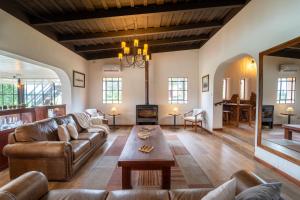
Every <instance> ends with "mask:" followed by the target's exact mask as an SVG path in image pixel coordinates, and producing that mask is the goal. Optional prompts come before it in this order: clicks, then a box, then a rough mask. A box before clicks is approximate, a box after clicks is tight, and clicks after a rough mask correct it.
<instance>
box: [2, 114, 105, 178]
mask: <svg viewBox="0 0 300 200" xmlns="http://www.w3.org/2000/svg"><path fill="white" fill-rule="evenodd" d="M68 123H73V124H74V125H76V127H77V130H78V132H79V138H78V140H71V141H70V142H63V141H59V138H58V133H57V129H58V125H60V124H68ZM106 138H107V136H106V134H105V133H104V132H103V131H99V132H94V133H89V132H88V131H87V130H85V129H83V128H82V127H80V126H79V124H78V122H77V121H76V120H75V118H74V117H73V115H71V114H70V115H67V116H64V117H59V118H52V119H47V120H43V121H38V122H35V123H32V124H27V125H23V126H20V127H18V128H17V129H16V130H15V132H13V133H11V134H10V135H9V141H8V142H9V144H8V145H6V146H5V147H4V149H3V154H4V155H6V156H7V157H8V161H9V172H10V177H11V178H12V179H13V178H16V177H18V176H20V175H21V174H23V173H25V172H28V171H39V172H42V173H44V174H45V175H46V177H47V178H48V180H56V181H62V180H69V179H70V178H71V177H72V176H73V175H74V173H75V172H76V171H77V170H78V169H79V168H80V166H82V165H83V164H84V163H85V162H86V160H87V159H88V158H89V157H90V156H91V155H92V154H93V152H94V151H95V150H97V149H98V148H99V147H100V146H101V145H102V144H103V143H104V142H105V141H106Z"/></svg>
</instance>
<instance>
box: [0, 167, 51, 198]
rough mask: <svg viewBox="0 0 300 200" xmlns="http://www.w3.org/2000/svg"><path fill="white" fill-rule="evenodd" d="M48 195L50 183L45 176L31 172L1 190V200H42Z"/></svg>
mask: <svg viewBox="0 0 300 200" xmlns="http://www.w3.org/2000/svg"><path fill="white" fill-rule="evenodd" d="M47 193H48V181H47V178H46V177H45V175H44V174H42V173H40V172H36V171H31V172H27V173H25V174H23V175H21V176H19V177H18V178H16V179H14V180H12V181H10V182H9V183H8V184H6V185H5V186H3V187H2V188H0V199H2V198H3V199H40V198H42V197H43V196H44V195H45V194H47ZM12 197H14V198H12Z"/></svg>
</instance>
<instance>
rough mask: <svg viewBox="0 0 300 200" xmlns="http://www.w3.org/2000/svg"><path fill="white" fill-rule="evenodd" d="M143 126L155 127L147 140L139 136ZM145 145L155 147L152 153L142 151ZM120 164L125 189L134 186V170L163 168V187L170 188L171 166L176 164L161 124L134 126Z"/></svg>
mask: <svg viewBox="0 0 300 200" xmlns="http://www.w3.org/2000/svg"><path fill="white" fill-rule="evenodd" d="M142 127H147V128H155V129H154V130H153V131H152V132H151V136H150V137H149V138H148V139H146V140H141V139H140V138H138V136H137V133H138V131H139V130H140V129H141V128H142ZM143 145H149V146H153V147H154V149H153V150H152V151H151V152H150V153H142V152H140V151H139V150H138V148H139V147H141V146H143ZM118 166H119V167H122V188H123V189H131V188H132V186H131V171H132V170H161V171H162V189H170V186H171V167H172V166H175V159H174V157H173V154H172V152H171V150H170V148H169V146H168V144H167V142H166V139H165V137H164V135H163V133H162V130H161V128H160V126H158V125H153V126H138V125H137V126H134V127H133V128H132V130H131V133H130V135H129V138H128V140H127V142H126V144H125V147H124V149H123V151H122V154H121V156H120V158H119V161H118Z"/></svg>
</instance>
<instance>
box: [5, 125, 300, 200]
mask: <svg viewBox="0 0 300 200" xmlns="http://www.w3.org/2000/svg"><path fill="white" fill-rule="evenodd" d="M130 129H131V127H121V128H119V129H117V130H115V131H113V132H112V133H111V134H110V135H109V137H108V142H107V143H106V144H105V145H104V146H103V147H102V148H101V149H99V150H98V151H97V152H95V155H93V157H91V159H90V160H89V161H88V162H87V163H86V164H85V165H84V166H83V167H82V168H81V169H80V170H79V172H78V173H77V174H76V175H75V177H73V178H72V180H71V181H69V182H51V183H50V184H49V188H51V189H54V188H80V187H81V186H80V182H87V181H91V182H94V181H95V180H89V179H91V178H93V177H91V176H89V174H90V169H91V168H92V166H93V165H95V163H97V162H99V160H100V159H101V157H102V156H103V153H104V152H105V151H106V149H107V148H108V147H109V146H110V145H111V144H112V142H113V141H114V139H115V138H116V137H117V136H118V135H126V134H128V133H129V131H130ZM163 131H164V134H176V135H177V137H178V138H179V139H180V140H181V142H182V143H183V144H184V145H185V147H186V148H187V149H188V151H189V152H190V153H191V155H192V156H193V157H194V159H195V160H196V162H197V163H198V165H199V166H200V167H201V168H202V170H203V171H204V172H205V173H206V175H207V176H208V178H209V179H210V181H211V182H212V183H213V185H214V186H218V185H220V184H221V183H223V182H224V181H226V180H228V179H229V178H230V176H231V175H232V174H233V173H234V172H236V171H238V170H241V169H245V170H249V171H253V172H255V173H256V174H258V175H259V176H261V177H262V178H264V179H266V180H267V181H280V182H282V183H283V188H282V195H283V197H284V198H285V199H287V200H289V199H298V198H299V196H300V187H299V186H297V185H296V184H294V183H293V182H291V181H289V180H288V179H286V178H285V177H283V176H281V175H280V174H279V173H277V172H276V171H274V170H273V169H271V168H268V167H266V166H264V165H262V164H261V163H259V162H257V161H256V160H254V159H252V158H249V157H246V156H244V155H243V154H241V153H239V151H237V150H235V149H234V148H232V147H230V146H229V145H228V144H226V143H225V142H224V141H223V140H222V139H220V138H218V137H216V136H215V135H211V134H209V133H206V132H205V131H200V130H199V131H198V133H195V132H193V129H191V128H187V129H186V130H184V129H183V128H180V129H176V130H174V129H172V128H169V127H163ZM8 181H9V177H8V170H4V171H2V172H0V186H2V185H4V184H5V183H7V182H8ZM91 184H92V183H91ZM85 188H86V187H85ZM91 188H93V186H92V185H91Z"/></svg>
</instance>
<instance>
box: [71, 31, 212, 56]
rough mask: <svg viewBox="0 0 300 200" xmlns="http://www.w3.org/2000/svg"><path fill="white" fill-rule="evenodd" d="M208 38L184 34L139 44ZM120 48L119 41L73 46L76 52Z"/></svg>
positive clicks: (159, 43) (160, 43)
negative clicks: (183, 35)
mask: <svg viewBox="0 0 300 200" xmlns="http://www.w3.org/2000/svg"><path fill="white" fill-rule="evenodd" d="M208 39H209V37H208V35H206V34H203V35H197V36H185V37H176V38H170V39H161V40H149V41H143V40H142V41H140V44H144V43H148V44H149V46H150V47H152V46H157V45H162V44H164V45H167V44H175V43H186V42H196V41H207V40H208ZM114 49H115V50H120V49H121V48H120V43H110V44H99V45H86V46H75V51H76V52H95V51H102V50H114Z"/></svg>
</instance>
